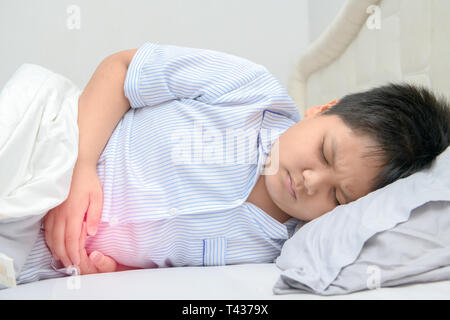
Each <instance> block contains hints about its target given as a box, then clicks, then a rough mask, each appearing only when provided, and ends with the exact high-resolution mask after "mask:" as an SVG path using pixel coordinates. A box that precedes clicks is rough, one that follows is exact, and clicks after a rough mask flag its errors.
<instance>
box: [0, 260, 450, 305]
mask: <svg viewBox="0 0 450 320" xmlns="http://www.w3.org/2000/svg"><path fill="white" fill-rule="evenodd" d="M279 275H280V270H279V269H278V267H277V266H276V265H275V264H273V263H257V264H242V265H228V266H212V267H173V268H158V269H145V270H131V271H123V272H115V273H101V274H92V275H83V276H78V277H77V276H75V277H68V278H56V279H48V280H44V281H36V282H32V283H28V284H23V285H19V286H17V287H16V288H10V289H7V290H0V300H8V299H11V300H14V299H39V300H40V299H44V300H45V299H74V300H76V299H85V300H93V299H156V300H161V299H162V300H179V299H183V300H225V301H222V302H223V304H227V303H228V301H227V300H241V299H253V300H299V299H301V300H342V299H398V298H401V299H448V297H450V281H440V282H433V283H426V284H424V283H421V284H420V283H419V284H414V285H409V286H403V287H394V288H377V289H373V290H365V291H360V292H354V293H350V294H348V295H333V296H321V295H316V294H311V293H302V294H299V293H294V294H288V295H274V294H273V293H272V287H273V284H274V282H275V281H276V280H277V278H278V277H279ZM187 303H189V302H187ZM267 303H269V304H270V302H267Z"/></svg>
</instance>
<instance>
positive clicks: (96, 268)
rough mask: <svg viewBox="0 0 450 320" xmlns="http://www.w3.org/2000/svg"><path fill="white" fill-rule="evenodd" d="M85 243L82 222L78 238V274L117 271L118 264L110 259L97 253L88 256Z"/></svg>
mask: <svg viewBox="0 0 450 320" xmlns="http://www.w3.org/2000/svg"><path fill="white" fill-rule="evenodd" d="M85 242H86V223H85V222H83V227H82V230H81V237H80V242H79V246H80V265H79V267H80V273H81V274H91V273H104V272H115V271H119V270H118V268H119V264H118V263H117V262H116V261H114V259H112V258H111V257H108V256H105V255H103V254H102V253H100V252H99V251H92V252H91V254H90V255H89V256H88V254H87V252H86V249H85Z"/></svg>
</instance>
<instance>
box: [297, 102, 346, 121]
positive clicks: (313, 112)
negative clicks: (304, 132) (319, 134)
mask: <svg viewBox="0 0 450 320" xmlns="http://www.w3.org/2000/svg"><path fill="white" fill-rule="evenodd" d="M338 102H339V100H338V99H334V100H333V101H330V102H328V103H325V104H322V105H320V106H314V107H310V108H308V109H307V110H306V112H305V119H306V118H310V117H313V116H315V115H317V114H321V113H322V112H324V111H326V110H328V109H330V108H331V107H333V106H334V105H335V104H336V103H338Z"/></svg>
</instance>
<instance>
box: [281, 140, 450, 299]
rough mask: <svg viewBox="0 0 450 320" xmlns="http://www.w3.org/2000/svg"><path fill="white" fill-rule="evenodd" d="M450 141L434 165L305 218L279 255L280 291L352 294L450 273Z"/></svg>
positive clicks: (448, 277) (442, 277)
mask: <svg viewBox="0 0 450 320" xmlns="http://www.w3.org/2000/svg"><path fill="white" fill-rule="evenodd" d="M449 166H450V147H448V148H447V149H446V150H445V151H444V152H443V153H441V154H440V155H439V156H438V157H437V159H436V160H435V161H434V162H433V164H432V166H431V168H429V169H426V170H422V171H420V172H417V173H415V174H413V175H411V176H409V177H406V178H404V179H400V180H397V181H395V182H394V183H392V184H390V185H388V186H386V187H384V188H382V189H379V190H376V191H374V192H372V193H369V194H368V195H366V196H365V197H362V198H360V199H358V200H356V201H354V202H351V203H349V204H346V205H342V206H338V207H336V208H335V209H334V210H332V211H330V212H328V213H327V214H325V215H323V216H321V217H319V218H318V219H315V220H313V221H311V222H309V223H307V224H305V225H303V226H302V227H301V228H300V229H299V230H298V231H297V232H296V233H295V234H294V235H293V236H292V237H291V238H290V239H289V240H287V241H286V242H285V244H284V246H283V248H282V251H281V254H280V256H279V257H278V258H277V260H276V264H277V266H279V267H280V268H281V269H282V270H283V272H282V273H281V275H280V278H279V280H278V281H277V282H276V284H275V286H274V293H277V294H284V293H290V292H293V289H297V290H299V291H300V292H312V293H317V294H322V295H332V294H345V293H350V292H354V291H359V290H364V289H370V286H394V285H400V284H402V285H403V284H409V283H415V282H429V281H441V280H450V250H449V248H450V233H449V232H448V231H449V230H450V214H449V213H450V170H448V168H449Z"/></svg>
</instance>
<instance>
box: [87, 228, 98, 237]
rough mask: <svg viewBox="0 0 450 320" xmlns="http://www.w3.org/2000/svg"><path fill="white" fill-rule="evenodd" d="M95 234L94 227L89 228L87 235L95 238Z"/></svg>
mask: <svg viewBox="0 0 450 320" xmlns="http://www.w3.org/2000/svg"><path fill="white" fill-rule="evenodd" d="M96 233H97V228H96V227H89V235H91V236H95V234H96Z"/></svg>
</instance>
